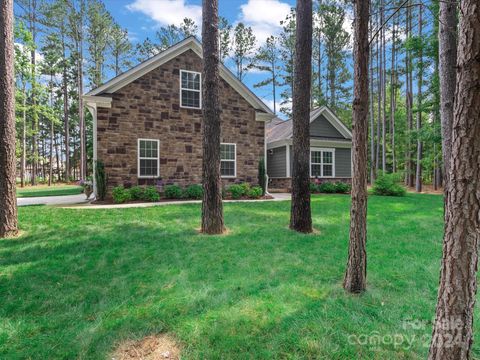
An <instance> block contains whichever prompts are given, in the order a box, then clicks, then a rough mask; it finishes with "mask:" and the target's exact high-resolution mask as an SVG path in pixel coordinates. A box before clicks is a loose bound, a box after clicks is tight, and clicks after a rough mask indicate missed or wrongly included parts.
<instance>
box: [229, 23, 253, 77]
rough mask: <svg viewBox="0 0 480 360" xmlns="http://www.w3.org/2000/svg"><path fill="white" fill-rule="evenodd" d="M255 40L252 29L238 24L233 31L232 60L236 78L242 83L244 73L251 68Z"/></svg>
mask: <svg viewBox="0 0 480 360" xmlns="http://www.w3.org/2000/svg"><path fill="white" fill-rule="evenodd" d="M256 42H257V40H256V38H255V35H254V34H253V31H252V28H251V27H249V26H245V24H243V23H241V22H240V23H238V24H237V26H235V29H233V42H232V60H233V62H234V64H235V69H236V75H237V78H238V79H239V80H240V81H242V80H243V77H244V76H245V73H246V72H248V69H249V68H251V64H252V62H253V57H254V53H253V51H254V49H255V44H256Z"/></svg>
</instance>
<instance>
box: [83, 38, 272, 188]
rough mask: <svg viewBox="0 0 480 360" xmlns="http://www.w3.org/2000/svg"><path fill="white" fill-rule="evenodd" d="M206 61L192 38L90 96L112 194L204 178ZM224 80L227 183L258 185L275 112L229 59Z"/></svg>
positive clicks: (96, 144) (97, 148)
mask: <svg viewBox="0 0 480 360" xmlns="http://www.w3.org/2000/svg"><path fill="white" fill-rule="evenodd" d="M202 66H203V65H202V47H201V44H200V42H199V41H198V40H196V39H195V38H194V37H189V38H187V39H185V40H183V41H181V42H179V43H177V44H176V45H174V46H172V47H170V48H168V49H167V50H165V51H163V52H161V53H160V54H158V55H156V56H154V57H152V58H150V59H149V60H147V61H145V62H143V63H141V64H139V65H138V66H136V67H134V68H133V69H131V70H129V71H127V72H125V73H123V74H121V75H119V76H117V77H115V78H114V79H112V80H110V81H108V82H107V83H105V84H104V85H102V86H100V87H99V88H97V89H94V90H92V91H90V92H88V93H87V94H86V95H84V97H83V98H84V102H85V104H86V106H87V108H88V109H89V111H90V112H91V114H92V116H93V135H94V141H93V152H94V161H102V162H103V164H104V166H105V170H106V173H107V176H108V194H111V190H112V188H113V187H114V186H117V185H122V184H126V183H129V184H133V185H137V184H138V185H147V184H156V183H158V182H159V181H160V180H161V182H162V183H164V184H168V183H175V184H179V185H181V186H186V185H190V184H199V183H201V181H202V96H201V91H202ZM220 78H221V83H220V92H219V93H220V105H221V148H220V153H221V176H222V181H223V183H224V184H227V183H231V182H249V183H257V182H258V163H259V160H260V159H261V158H263V157H265V153H266V139H265V123H266V122H267V121H270V120H271V119H272V118H274V115H273V113H272V111H271V110H270V109H269V108H268V106H266V105H265V104H264V103H263V102H262V101H261V100H260V99H259V98H258V97H257V96H256V95H255V94H254V93H253V92H252V91H250V90H249V89H248V88H247V87H246V86H245V85H244V84H243V83H242V82H240V81H239V80H238V79H237V78H236V77H235V76H234V75H233V74H232V73H231V72H230V71H229V70H228V69H227V68H226V67H225V66H223V65H221V66H220Z"/></svg>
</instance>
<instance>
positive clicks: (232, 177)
mask: <svg viewBox="0 0 480 360" xmlns="http://www.w3.org/2000/svg"><path fill="white" fill-rule="evenodd" d="M220 145H233V148H234V149H235V150H234V151H235V152H234V154H235V160H222V157H221V156H220V164H221V163H222V161H229V162H232V161H233V164H234V169H235V174H234V175H221V170H220V176H221V178H222V179H234V178H236V177H237V144H234V143H220Z"/></svg>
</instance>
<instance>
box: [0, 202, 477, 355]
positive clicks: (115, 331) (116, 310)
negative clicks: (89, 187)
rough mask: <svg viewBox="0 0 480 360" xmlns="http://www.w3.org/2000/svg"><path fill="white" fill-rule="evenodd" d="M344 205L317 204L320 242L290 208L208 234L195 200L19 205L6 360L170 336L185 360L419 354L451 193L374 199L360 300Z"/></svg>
mask: <svg viewBox="0 0 480 360" xmlns="http://www.w3.org/2000/svg"><path fill="white" fill-rule="evenodd" d="M349 201H350V199H349V197H348V196H342V195H323V196H315V197H314V199H313V201H312V206H313V220H314V225H315V227H316V229H317V230H318V231H319V233H317V234H314V235H299V234H295V233H293V232H291V231H290V230H289V229H288V228H287V224H288V217H289V202H265V203H249V204H246V203H236V204H235V203H230V204H226V205H225V220H226V224H227V225H228V227H229V230H230V232H229V234H228V235H224V236H212V237H207V236H203V235H199V234H197V231H196V228H198V226H199V220H200V205H197V204H194V205H192V204H190V205H175V206H160V207H154V208H143V209H115V210H73V209H59V208H50V207H25V208H20V209H19V216H20V225H21V228H22V229H23V231H24V233H23V235H22V237H20V238H19V239H14V240H3V241H1V242H0V299H1V300H0V358H1V359H20V358H21V359H24V358H31V359H47V358H48V359H102V358H103V359H105V358H107V355H108V354H109V353H111V351H112V349H113V348H114V347H115V345H116V344H117V343H118V342H119V341H121V340H123V339H128V338H130V339H135V338H142V337H143V336H145V335H147V334H155V333H159V332H168V333H170V334H173V335H174V336H175V337H176V338H177V339H178V340H179V341H180V342H181V344H182V346H183V357H184V358H186V359H220V358H222V359H228V358H231V359H246V358H263V359H269V358H277V359H278V358H282V359H307V358H309V359H342V360H344V359H424V358H426V354H427V351H428V347H427V344H428V338H429V336H430V332H431V319H432V316H433V315H434V309H435V300H436V288H437V283H438V275H439V264H440V258H441V239H442V206H443V205H442V204H443V201H442V198H441V197H440V196H436V195H413V194H409V195H408V196H407V197H405V198H387V197H377V196H372V197H370V200H369V212H368V230H369V239H368V255H369V258H368V292H367V293H365V294H364V295H362V296H351V295H348V294H346V293H345V292H344V291H343V290H342V287H341V283H342V278H343V273H344V268H345V263H346V256H347V242H348V222H349ZM478 314H479V311H478V309H477V311H476V317H475V322H476V324H475V327H477V328H478V320H479V315H478ZM354 336H358V337H357V338H355V337H354ZM366 339H367V340H368V341H367V344H365V341H366ZM376 339H381V341H380V343H379V344H378V345H377V346H375V344H374V343H375V340H376ZM392 339H396V341H397V342H399V341H400V340H402V341H403V343H402V344H400V345H394V344H392V342H393V340H392ZM357 340H358V341H357ZM407 340H408V341H409V342H411V346H408V345H407V344H406V341H407ZM475 340H476V342H475V343H474V344H475V345H474V357H480V346H479V345H478V343H479V340H480V337H479V335H478V333H477V335H476V336H475ZM359 341H360V342H361V344H359V343H358V342H359Z"/></svg>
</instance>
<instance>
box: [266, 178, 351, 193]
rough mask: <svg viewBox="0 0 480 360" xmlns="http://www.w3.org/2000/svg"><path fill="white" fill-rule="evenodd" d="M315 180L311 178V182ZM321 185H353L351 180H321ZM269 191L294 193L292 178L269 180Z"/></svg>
mask: <svg viewBox="0 0 480 360" xmlns="http://www.w3.org/2000/svg"><path fill="white" fill-rule="evenodd" d="M315 181H316V179H315V178H311V182H315ZM318 181H319V182H320V183H324V182H344V183H348V184H351V183H352V179H351V178H319V179H318ZM268 191H272V192H278V191H287V192H291V191H292V178H271V179H269V180H268Z"/></svg>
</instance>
